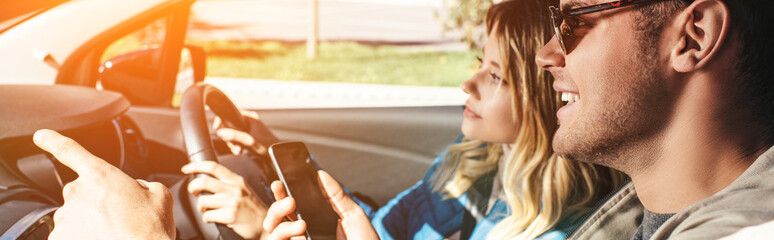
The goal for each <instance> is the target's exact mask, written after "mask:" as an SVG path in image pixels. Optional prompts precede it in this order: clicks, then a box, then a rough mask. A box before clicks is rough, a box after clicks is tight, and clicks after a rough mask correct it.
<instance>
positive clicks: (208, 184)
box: [188, 177, 229, 196]
mask: <svg viewBox="0 0 774 240" xmlns="http://www.w3.org/2000/svg"><path fill="white" fill-rule="evenodd" d="M228 189H229V185H227V184H225V183H223V182H221V181H218V180H216V179H213V178H211V177H197V178H194V180H192V181H191V182H190V183H188V192H190V193H191V194H193V195H194V196H199V194H201V193H202V192H208V193H213V194H215V193H220V192H224V191H226V190H228Z"/></svg>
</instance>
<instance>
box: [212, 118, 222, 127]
mask: <svg viewBox="0 0 774 240" xmlns="http://www.w3.org/2000/svg"><path fill="white" fill-rule="evenodd" d="M222 124H223V121H222V120H220V117H218V116H215V119H212V128H213V129H218V128H220V127H221V126H220V125H222Z"/></svg>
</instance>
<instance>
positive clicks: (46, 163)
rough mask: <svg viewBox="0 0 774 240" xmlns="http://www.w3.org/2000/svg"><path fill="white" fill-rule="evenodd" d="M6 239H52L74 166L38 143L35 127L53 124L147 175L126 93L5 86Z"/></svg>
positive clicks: (2, 204) (0, 170) (1, 223)
mask: <svg viewBox="0 0 774 240" xmlns="http://www.w3.org/2000/svg"><path fill="white" fill-rule="evenodd" d="M0 106H2V108H0V111H1V112H0V212H2V213H3V214H2V215H3V218H2V219H0V239H46V238H47V236H48V233H49V232H50V230H51V229H52V228H53V219H52V216H53V213H54V211H55V210H56V208H57V207H58V206H59V205H61V204H62V201H63V200H62V195H61V191H62V187H63V185H64V184H66V183H68V182H70V181H72V180H74V179H75V178H77V175H76V174H75V172H73V171H72V170H70V169H68V168H67V167H65V166H64V165H62V164H60V163H59V162H57V161H55V159H53V157H51V155H50V154H48V153H45V152H44V151H42V150H40V149H39V148H37V147H36V146H35V145H34V143H33V142H32V135H33V133H34V132H35V131H37V130H38V129H43V128H48V129H53V130H56V131H59V132H60V133H62V134H63V135H65V136H68V137H70V138H72V139H74V140H75V141H77V142H78V143H80V144H81V145H82V146H83V147H84V148H86V149H87V150H89V151H90V152H91V153H93V154H94V155H96V156H97V157H100V158H102V159H104V160H105V161H107V162H109V163H110V164H111V165H113V166H116V167H118V168H120V169H122V170H123V171H124V172H126V173H127V174H129V175H131V176H132V177H135V178H143V177H146V176H147V175H148V173H149V171H148V170H147V169H146V168H144V166H146V165H145V161H147V157H148V154H149V150H148V147H147V145H146V144H145V140H144V139H143V135H142V133H141V131H140V129H139V128H138V127H137V124H136V123H135V122H134V121H133V120H132V119H131V118H130V117H128V116H126V115H125V112H126V111H127V110H128V109H129V102H128V101H127V100H126V99H125V98H124V97H123V96H121V95H120V94H118V93H114V92H110V91H98V90H95V89H91V88H84V87H77V86H63V85H56V86H51V85H48V86H42V85H3V86H2V87H0Z"/></svg>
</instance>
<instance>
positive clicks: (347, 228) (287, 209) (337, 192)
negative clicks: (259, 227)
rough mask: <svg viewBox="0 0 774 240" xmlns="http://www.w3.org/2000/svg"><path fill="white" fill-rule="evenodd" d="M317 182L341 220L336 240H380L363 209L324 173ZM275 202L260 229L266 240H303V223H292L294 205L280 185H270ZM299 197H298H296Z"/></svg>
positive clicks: (300, 221) (298, 221)
mask: <svg viewBox="0 0 774 240" xmlns="http://www.w3.org/2000/svg"><path fill="white" fill-rule="evenodd" d="M318 175H319V177H320V182H321V183H322V186H323V188H324V189H325V192H326V194H327V196H328V198H329V199H328V200H330V202H331V205H332V206H333V210H335V211H336V213H337V214H338V215H339V217H340V218H341V219H340V220H339V227H338V232H337V238H338V239H363V240H368V239H379V236H378V235H377V234H376V230H374V228H373V226H372V225H371V221H370V220H369V219H368V216H366V214H365V212H363V209H361V208H360V207H359V206H358V205H357V203H355V202H354V201H352V199H351V198H349V196H347V194H346V193H345V192H344V189H342V188H341V185H339V183H338V182H336V180H335V179H333V177H331V175H329V174H328V173H326V172H325V171H318ZM271 190H272V192H274V198H275V199H277V201H276V202H274V203H273V204H272V205H271V206H270V207H269V211H268V212H267V214H266V219H265V220H264V221H263V228H264V230H265V231H266V232H268V233H269V237H268V239H271V240H279V239H304V234H305V231H306V222H304V221H303V220H296V221H292V222H291V221H287V219H295V207H296V202H295V200H294V199H293V198H292V197H289V196H288V195H287V193H286V192H285V188H284V186H283V184H282V183H281V182H279V181H275V182H273V183H272V184H271ZM299 197H300V196H299Z"/></svg>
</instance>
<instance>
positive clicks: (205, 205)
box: [196, 194, 233, 212]
mask: <svg viewBox="0 0 774 240" xmlns="http://www.w3.org/2000/svg"><path fill="white" fill-rule="evenodd" d="M232 199H233V198H231V197H228V196H226V195H224V194H213V195H201V196H199V198H198V199H196V207H197V208H198V209H199V211H200V212H206V211H209V210H214V209H219V208H223V207H226V206H232V207H233V204H231V201H229V200H232Z"/></svg>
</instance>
